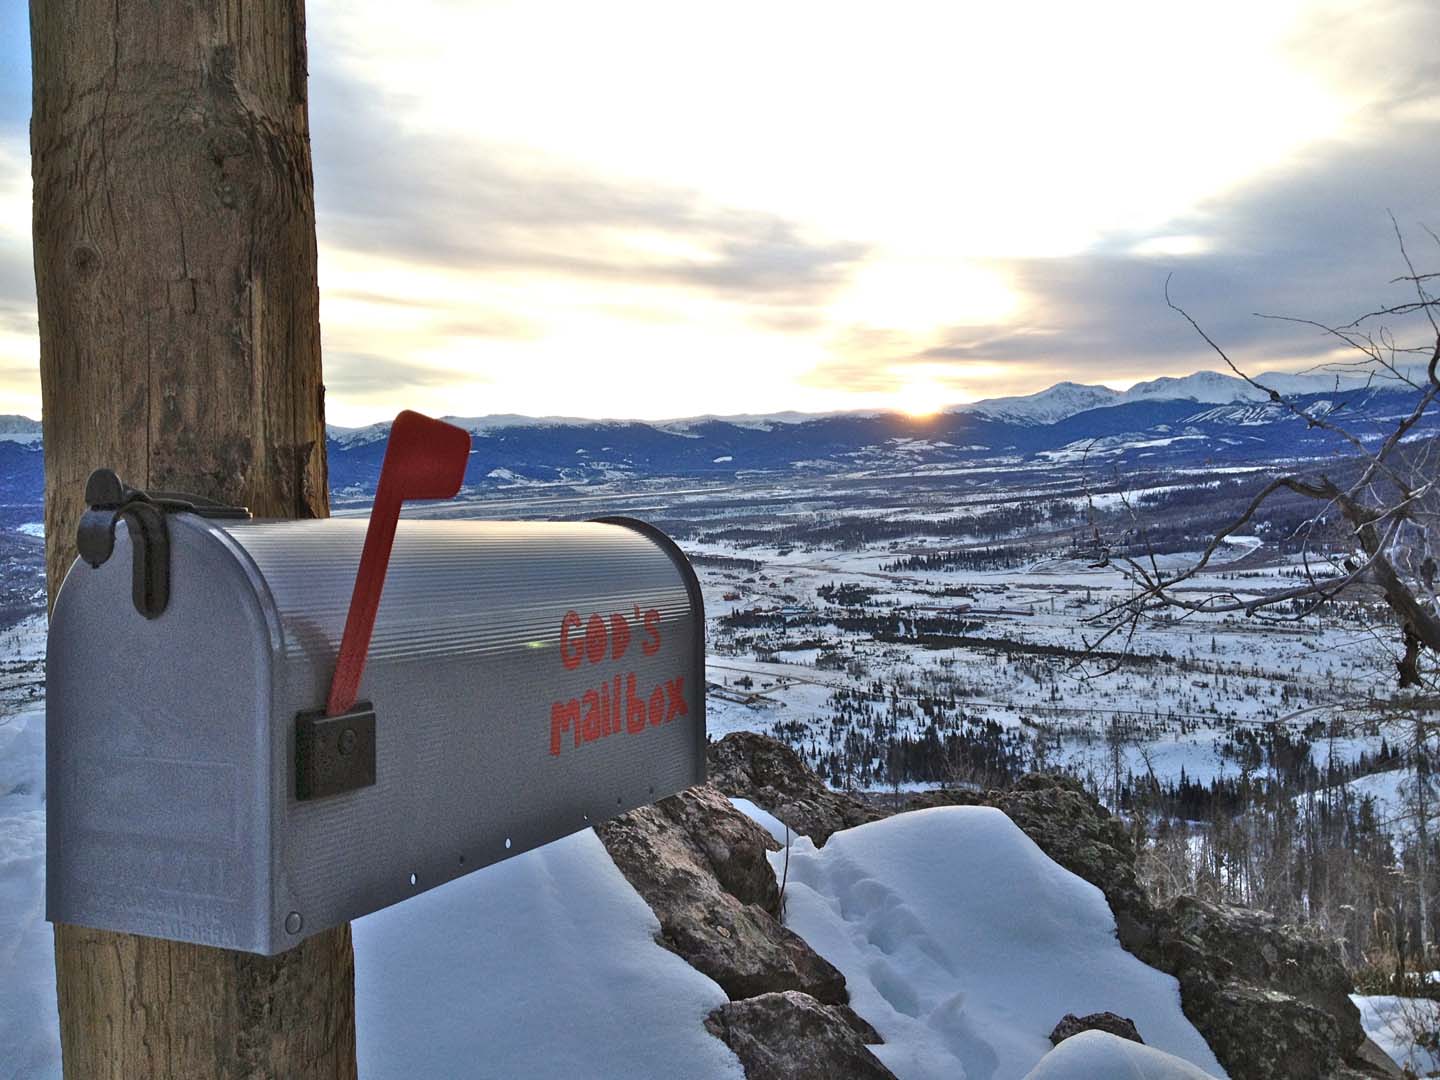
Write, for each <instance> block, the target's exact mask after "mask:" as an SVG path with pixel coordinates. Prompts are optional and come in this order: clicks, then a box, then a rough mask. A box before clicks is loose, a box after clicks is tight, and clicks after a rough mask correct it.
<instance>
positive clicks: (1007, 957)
mask: <svg viewBox="0 0 1440 1080" xmlns="http://www.w3.org/2000/svg"><path fill="white" fill-rule="evenodd" d="M771 860H772V862H773V863H774V864H775V865H776V866H777V867H779V868H781V872H782V873H784V872H785V871H784V869H783V867H784V862H785V854H784V852H778V853H776V854H774V855H772V856H771ZM787 878H788V883H787V887H786V894H785V920H786V923H787V925H789V926H791V927H792V928H793V929H795V930H796V932H798V933H799V934H800V936H801V937H803V938H805V940H806V941H808V942H810V944H811V945H812V946H813V947H814V948H815V949H816V950H817V951H818V952H819V953H820V954H821V955H822V956H824V957H825V958H826V959H827V960H829V961H830V962H831V963H833V964H834V965H835V966H836V967H838V968H839V969H840V970H841V971H842V972H844V973H845V978H846V980H847V981H848V983H849V987H850V1000H851V1004H852V1005H853V1006H854V1007H855V1009H856V1011H857V1012H859V1013H860V1015H862V1016H864V1017H865V1018H866V1019H867V1020H869V1021H870V1022H871V1023H872V1024H873V1025H874V1026H875V1028H876V1030H878V1031H879V1032H880V1034H881V1035H883V1036H884V1037H885V1045H884V1046H880V1047H876V1048H875V1053H876V1055H877V1056H878V1057H880V1058H881V1059H882V1060H883V1061H884V1062H885V1064H886V1065H888V1066H889V1067H890V1068H891V1069H892V1070H893V1071H894V1072H895V1074H896V1075H897V1076H900V1077H904V1078H909V1080H951V1078H953V1077H955V1076H966V1077H976V1078H980V1077H1020V1076H1024V1075H1025V1074H1026V1073H1028V1072H1029V1071H1030V1070H1031V1069H1032V1068H1034V1067H1035V1066H1036V1065H1037V1064H1039V1062H1040V1060H1041V1059H1042V1058H1043V1057H1044V1056H1045V1054H1046V1053H1047V1052H1048V1051H1049V1050H1050V1043H1049V1040H1048V1038H1047V1036H1048V1035H1049V1033H1050V1030H1051V1029H1052V1028H1053V1027H1054V1026H1055V1024H1056V1023H1058V1022H1059V1020H1060V1019H1061V1017H1063V1016H1064V1015H1065V1014H1066V1013H1074V1014H1076V1015H1077V1016H1083V1015H1085V1014H1087V1013H1094V1012H1105V1011H1109V1012H1114V1013H1118V1014H1120V1015H1121V1016H1127V1017H1130V1018H1131V1019H1133V1020H1134V1022H1135V1025H1136V1028H1137V1029H1138V1030H1139V1032H1140V1035H1141V1037H1142V1038H1143V1039H1144V1040H1145V1042H1146V1043H1147V1044H1148V1045H1150V1046H1153V1047H1155V1048H1156V1049H1158V1050H1163V1051H1165V1052H1167V1053H1169V1054H1173V1055H1175V1056H1177V1057H1180V1058H1183V1059H1184V1060H1186V1061H1189V1062H1191V1063H1192V1064H1193V1065H1196V1066H1199V1067H1200V1068H1201V1069H1203V1070H1204V1071H1205V1073H1207V1074H1209V1075H1211V1076H1224V1075H1225V1072H1224V1070H1223V1069H1221V1067H1220V1065H1219V1063H1218V1062H1217V1061H1216V1060H1215V1055H1214V1054H1213V1053H1212V1052H1211V1050H1210V1047H1209V1046H1207V1045H1206V1043H1205V1040H1204V1039H1203V1038H1201V1037H1200V1034H1199V1033H1198V1032H1197V1031H1196V1030H1195V1028H1194V1026H1193V1025H1191V1023H1190V1021H1189V1020H1187V1019H1186V1018H1185V1015H1184V1013H1183V1012H1181V1009H1180V989H1179V984H1178V983H1177V982H1176V981H1175V979H1174V978H1172V977H1171V976H1169V975H1164V974H1162V973H1161V972H1158V971H1156V970H1155V969H1153V968H1150V967H1147V966H1146V965H1145V964H1143V963H1141V962H1140V961H1139V960H1137V959H1136V958H1135V957H1133V956H1131V955H1130V954H1129V953H1127V952H1126V951H1125V950H1124V949H1122V948H1121V947H1120V943H1119V942H1118V941H1117V940H1116V937H1115V917H1114V916H1113V915H1112V914H1111V912H1110V907H1109V905H1108V904H1107V903H1106V902H1105V898H1104V896H1103V895H1102V894H1101V892H1100V890H1099V889H1097V888H1096V887H1095V886H1093V885H1091V884H1090V883H1089V882H1087V881H1085V880H1083V879H1081V878H1079V877H1076V876H1075V875H1074V874H1072V873H1070V872H1069V871H1067V870H1065V869H1063V868H1061V867H1060V866H1059V865H1058V864H1056V863H1055V862H1053V861H1051V860H1050V859H1049V858H1048V857H1046V855H1045V854H1044V853H1043V852H1042V851H1041V850H1040V849H1039V848H1038V847H1036V846H1035V843H1034V842H1033V841H1032V840H1030V838H1029V837H1027V836H1026V835H1025V834H1024V833H1023V832H1021V831H1020V829H1019V827H1018V826H1016V825H1015V823H1014V822H1012V821H1011V820H1010V819H1009V818H1008V817H1006V816H1005V815H1004V814H1003V813H1001V812H1000V811H999V810H996V809H993V808H990V807H977V806H967V807H941V808H936V809H933V810H919V811H915V812H912V813H908V814H900V815H897V816H895V817H891V818H886V819H884V820H882V821H877V822H874V823H872V824H869V825H863V826H861V827H859V828H856V829H849V830H846V831H844V832H839V833H836V834H835V835H834V836H832V837H831V838H830V841H829V843H827V844H826V845H825V846H824V847H823V848H818V849H817V848H816V847H815V846H814V845H813V844H811V843H810V841H809V840H808V838H799V839H796V840H794V841H793V842H792V844H791V847H790V857H789V869H788V874H787ZM1046 1075H1052V1076H1067V1077H1068V1076H1072V1075H1076V1074H1072V1073H1071V1072H1069V1071H1066V1070H1062V1071H1058V1072H1055V1071H1052V1072H1049V1073H1047V1074H1046Z"/></svg>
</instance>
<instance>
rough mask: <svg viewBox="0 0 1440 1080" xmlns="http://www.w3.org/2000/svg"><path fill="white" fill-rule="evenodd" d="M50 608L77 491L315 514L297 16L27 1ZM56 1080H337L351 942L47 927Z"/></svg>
mask: <svg viewBox="0 0 1440 1080" xmlns="http://www.w3.org/2000/svg"><path fill="white" fill-rule="evenodd" d="M30 23H31V45H32V56H33V62H34V80H35V82H34V115H33V118H32V122H31V154H32V169H33V177H34V185H35V189H34V190H35V196H34V197H35V202H34V245H35V278H36V287H37V293H38V301H39V317H40V368H41V392H42V400H43V408H44V436H45V534H46V569H47V573H48V582H49V590H50V600H51V603H52V604H53V603H54V599H55V593H56V591H57V590H58V588H59V586H60V582H61V580H62V578H63V576H64V573H65V571H66V569H67V568H68V567H69V565H70V563H71V562H72V561H73V560H74V557H75V529H76V526H77V524H78V521H79V515H80V513H81V510H82V509H83V507H82V494H83V490H84V484H85V479H86V477H87V476H88V475H89V474H90V472H91V470H93V469H95V468H98V467H100V466H108V467H110V468H113V469H115V471H116V472H118V473H119V474H120V476H121V478H122V479H124V480H125V481H126V482H127V483H129V484H131V485H132V486H134V487H139V488H148V489H162V490H171V491H188V492H192V493H194V494H196V495H201V496H206V497H209V498H214V499H219V500H222V501H225V502H228V503H236V504H242V505H246V506H249V507H250V508H251V509H252V511H254V512H255V513H256V514H257V515H258V516H265V517H323V516H325V515H326V514H327V513H328V509H329V507H328V494H327V484H326V475H325V441H324V430H325V429H324V401H323V394H324V389H323V386H322V383H321V369H320V327H319V298H318V289H317V285H316V252H315V210H314V185H313V179H312V174H311V168H310V146H309V127H308V124H309V121H308V113H307V106H306V98H305V81H306V67H305V30H304V5H303V0H231V2H229V3H225V2H222V0H191V2H181V0H157V2H144V3H135V2H131V0H109V2H107V3H103V4H102V3H98V2H96V0H31V5H30ZM55 956H56V977H57V981H58V998H59V1009H60V1034H61V1046H62V1050H63V1053H64V1059H65V1075H66V1077H67V1078H70V1080H80V1078H83V1080H110V1078H114V1080H120V1078H124V1080H138V1078H142V1077H176V1078H182V1077H183V1078H191V1077H195V1078H201V1077H204V1078H209V1077H216V1078H224V1080H230V1078H240V1077H244V1078H258V1077H284V1078H287V1080H288V1078H291V1077H297V1078H298V1077H316V1078H322V1077H323V1078H326V1080H329V1078H332V1077H333V1078H343V1080H348V1078H352V1077H354V1076H355V1050H354V1044H355V1020H354V959H353V951H352V948H351V941H350V929H349V927H348V926H343V927H339V928H337V929H334V930H331V931H328V932H326V933H323V934H320V935H317V936H316V937H313V938H311V939H309V940H307V941H306V942H304V944H302V945H301V946H299V947H297V948H296V949H294V950H292V951H290V952H288V953H285V954H283V955H281V956H278V957H274V958H265V957H257V956H251V955H249V954H245V953H238V952H231V951H228V950H221V949H211V948H206V947H202V946H195V945H188V944H182V943H175V942H168V941H161V940H158V939H153V938H141V937H136V936H132V935H127V934H117V933H112V932H107V931H99V930H91V929H85V928H80V927H74V926H56V928H55Z"/></svg>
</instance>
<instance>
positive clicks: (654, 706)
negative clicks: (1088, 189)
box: [550, 604, 689, 755]
mask: <svg viewBox="0 0 1440 1080" xmlns="http://www.w3.org/2000/svg"><path fill="white" fill-rule="evenodd" d="M631 621H632V620H631V619H630V618H629V617H627V616H626V615H625V614H624V613H622V612H616V613H614V614H612V615H611V616H610V617H609V618H608V619H606V618H603V617H602V616H600V615H598V614H597V615H591V616H590V618H589V619H586V620H582V619H581V618H580V615H579V614H578V613H577V612H574V611H567V612H566V613H565V617H564V618H563V619H562V620H560V662H561V663H562V664H563V665H565V668H566V670H569V671H574V670H575V669H576V668H578V667H580V665H581V664H595V665H598V664H604V663H606V662H607V661H615V662H619V661H621V660H623V659H624V657H625V654H626V652H627V651H628V650H629V648H630V643H631V641H632V639H633V634H632V631H631ZM633 621H634V623H635V625H636V627H637V628H638V629H639V631H640V643H639V648H640V651H641V653H643V654H644V655H645V656H654V655H655V654H656V653H657V652H659V651H660V612H658V611H656V610H655V609H654V608H650V609H649V610H648V611H643V612H642V611H641V610H640V605H639V604H636V605H635V610H634V619H633ZM582 627H583V630H582ZM637 681H638V680H637V678H636V675H635V673H634V672H633V671H631V672H621V673H618V674H616V675H614V676H613V677H611V678H607V679H605V680H603V681H602V682H600V683H599V684H597V685H596V686H594V687H593V688H591V689H589V690H586V691H585V692H584V693H583V694H581V695H580V696H579V697H573V698H571V699H570V700H569V701H557V702H555V703H554V704H553V705H551V706H550V753H552V754H556V755H558V754H559V753H560V747H561V744H562V743H563V742H564V738H563V737H564V735H565V734H566V733H567V732H569V733H570V735H571V738H572V740H573V742H574V745H575V747H577V748H578V747H579V746H580V744H581V743H582V742H587V743H588V742H595V741H596V740H597V739H604V738H606V737H608V736H610V735H618V734H620V733H621V732H622V731H623V732H625V733H626V734H628V735H638V734H640V733H641V732H642V731H644V730H645V729H646V728H647V727H659V726H660V725H661V724H668V723H670V721H672V720H674V719H675V718H676V717H677V716H685V715H687V714H688V713H689V709H688V708H687V707H686V705H685V676H683V675H677V676H676V677H675V678H673V679H665V680H663V681H662V682H661V683H660V684H659V685H656V686H653V687H651V686H646V687H640V686H638V685H637Z"/></svg>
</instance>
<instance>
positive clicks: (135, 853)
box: [49, 515, 705, 952]
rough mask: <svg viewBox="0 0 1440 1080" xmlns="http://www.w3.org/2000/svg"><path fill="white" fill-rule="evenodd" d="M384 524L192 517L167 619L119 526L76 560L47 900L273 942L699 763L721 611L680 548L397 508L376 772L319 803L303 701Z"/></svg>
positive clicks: (369, 682) (653, 538)
mask: <svg viewBox="0 0 1440 1080" xmlns="http://www.w3.org/2000/svg"><path fill="white" fill-rule="evenodd" d="M365 526H366V522H364V521H358V520H334V519H332V520H328V521H308V522H256V523H234V522H224V523H218V522H214V523H212V522H207V521H203V520H201V519H199V518H196V517H193V516H191V515H178V516H175V517H173V518H171V519H170V530H171V536H172V539H173V541H174V548H173V559H172V600H171V607H170V609H169V610H167V611H166V613H165V614H164V615H162V616H161V617H160V618H159V619H156V620H152V621H147V620H145V619H143V618H142V617H141V616H140V615H139V614H138V613H137V612H135V610H134V608H133V607H132V606H131V602H130V589H129V574H130V566H129V563H130V558H131V552H130V547H129V543H128V539H127V538H126V536H125V535H124V533H125V530H124V528H123V526H122V528H121V530H120V532H119V534H118V535H117V544H116V549H115V554H114V556H113V557H112V558H111V560H110V561H109V562H108V563H107V564H106V565H105V566H103V567H101V568H100V569H99V570H92V569H91V568H89V567H86V566H83V565H77V566H76V567H75V568H74V569H73V570H72V572H71V574H70V575H69V576H68V577H67V579H66V583H65V586H64V589H63V590H62V593H61V600H60V603H59V604H58V605H57V608H56V618H55V621H54V623H53V624H52V630H51V657H52V668H51V673H52V678H53V679H54V680H56V681H58V683H59V685H55V684H54V683H53V682H52V687H51V714H52V715H51V719H52V724H51V729H50V739H51V741H50V744H49V747H50V758H51V769H52V781H51V793H52V796H58V800H57V799H54V798H52V805H51V819H50V820H51V829H50V833H49V838H50V839H49V844H50V856H49V858H50V871H51V874H52V877H51V881H52V888H51V894H50V897H51V900H50V917H51V918H52V919H57V920H61V921H72V922H78V923H81V924H82V925H92V926H101V927H105V928H109V929H119V930H129V931H132V932H136V933H146V934H154V935H157V936H164V937H176V938H179V939H181V940H188V941H198V942H201V943H205V944H215V945H225V946H229V947H233V948H242V949H249V950H251V951H256V952H278V951H281V950H283V949H285V948H288V947H289V946H291V945H293V944H295V943H296V942H298V941H299V940H301V939H302V938H304V937H306V936H308V935H310V934H312V933H315V932H318V931H319V930H321V929H324V928H326V927H328V926H333V925H335V924H337V923H339V922H343V921H345V920H348V919H352V918H356V917H358V916H360V915H363V914H365V913H367V912H370V911H374V910H377V909H378V908H381V907H384V906H386V905H388V904H392V903H395V902H397V901H400V900H403V899H405V898H406V897H407V896H411V895H414V894H415V893H418V892H421V891H424V890H425V889H428V888H432V887H434V886H436V885H438V884H441V883H443V882H444V881H448V880H450V879H452V878H454V877H457V876H459V875H461V874H466V873H469V872H471V871H472V870H475V869H478V868H480V867H483V866H485V865H488V864H489V863H493V862H496V861H498V860H500V859H503V858H506V857H509V856H510V855H514V854H518V853H519V852H522V851H525V850H528V849H530V848H533V847H536V846H538V845H540V844H544V843H547V842H549V841H550V840H553V839H556V838H558V837H560V836H564V835H566V834H568V833H571V832H574V831H576V830H577V829H580V828H584V827H585V826H586V825H587V824H588V823H590V822H594V821H599V820H602V819H603V818H606V817H609V816H611V815H613V814H616V813H619V812H621V811H623V810H627V809H631V808H633V807H635V806H639V805H643V804H645V803H648V802H652V801H654V799H656V798H659V797H662V796H663V795H666V794H669V793H672V792H674V791H678V790H680V789H682V788H684V787H687V786H689V785H690V784H692V783H697V782H699V781H701V780H703V779H704V744H705V729H704V646H703V632H704V619H703V611H702V610H701V607H700V598H699V593H698V588H697V587H696V586H695V584H694V579H693V575H692V574H691V573H690V571H689V567H688V565H686V564H685V563H684V558H683V556H680V555H679V554H678V551H676V550H674V549H673V545H670V544H669V542H668V541H666V540H665V539H664V538H663V537H662V536H659V535H658V534H657V535H647V534H646V532H645V530H644V527H626V526H624V525H618V524H600V523H580V524H566V523H551V522H529V523H514V522H490V521H435V520H427V521H402V522H401V523H400V527H399V529H398V532H397V534H396V539H395V546H394V551H393V554H392V557H391V561H390V569H389V572H388V574H387V577H386V584H385V589H384V593H383V596H382V599H381V603H380V608H379V612H378V615H377V618H376V624H375V634H374V638H373V640H372V644H371V648H370V653H369V661H368V663H367V665H366V669H365V674H364V677H363V679H362V681H361V684H360V696H361V698H362V699H368V700H369V701H371V702H373V704H374V707H375V712H376V748H377V751H376V782H375V784H374V785H373V786H370V787H365V788H361V789H358V790H354V791H349V792H345V793H343V794H338V795H334V796H331V797H328V798H322V799H315V800H308V801H298V800H297V799H296V798H295V787H294V754H295V737H294V731H295V718H296V716H297V714H298V713H301V712H307V711H311V710H314V709H318V708H319V707H320V706H321V705H323V702H324V698H325V691H326V688H327V685H328V682H329V679H330V675H331V672H332V670H333V665H334V662H335V655H336V651H337V648H338V643H339V639H340V634H341V630H342V628H343V626H344V622H345V616H346V612H347V610H348V605H349V600H350V592H351V587H352V585H353V582H354V577H355V571H356V567H357V565H358V562H359V557H360V550H361V547H362V545H363V542H364V534H365ZM597 620H598V622H599V623H600V624H601V625H603V626H604V627H605V633H604V634H602V635H596V636H593V637H592V639H589V640H587V638H586V636H585V634H586V628H587V627H589V626H591V625H592V624H593V623H595V622H596V621H597ZM562 631H563V632H562ZM617 634H618V637H617ZM562 638H563V639H564V647H563V648H562ZM602 644H603V646H604V647H603V648H602V647H600V646H601V645H602ZM587 645H588V646H589V648H588V649H587ZM117 688H118V689H119V690H120V691H121V693H120V694H119V695H118V696H117V694H116V690H117ZM81 761H83V765H84V768H83V769H77V768H76V767H75V765H76V763H77V762H81ZM116 770H121V771H120V772H118V773H117V772H116ZM112 773H113V774H115V775H118V776H119V777H120V781H117V782H114V783H105V784H100V783H96V782H94V778H95V777H97V776H99V777H103V776H107V775H110V774H112ZM85 777H90V778H91V779H90V780H88V781H87V780H85V779H84V778H85ZM217 777H218V778H220V780H223V783H222V782H219V780H217V779H216V778H217ZM137 801H144V802H146V806H144V807H143V808H142V807H139V806H137V805H127V802H128V803H131V804H134V803H136V802H137ZM217 814H218V815H219V816H218V817H217ZM222 818H223V819H224V820H223V821H222ZM231 820H233V821H234V822H235V823H236V826H235V829H234V830H233V831H232V830H230V829H228V828H222V826H223V825H225V823H226V822H228V821H231ZM202 826H203V827H202ZM117 831H118V833H120V834H123V835H122V837H121V839H120V840H119V841H118V844H119V846H118V847H117V840H116V833H117ZM122 849H123V850H124V851H125V852H128V854H127V855H125V857H123V858H108V857H106V858H102V857H101V856H102V854H103V853H104V852H117V851H120V850H122ZM87 851H88V852H90V853H91V857H89V858H80V857H75V856H74V855H73V853H75V852H87ZM172 871H173V872H172Z"/></svg>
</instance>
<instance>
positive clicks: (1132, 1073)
mask: <svg viewBox="0 0 1440 1080" xmlns="http://www.w3.org/2000/svg"><path fill="white" fill-rule="evenodd" d="M1209 1075H1210V1074H1209V1073H1206V1072H1205V1071H1203V1070H1201V1069H1197V1068H1196V1067H1195V1066H1194V1065H1192V1064H1190V1063H1189V1062H1188V1061H1184V1060H1182V1059H1180V1058H1177V1057H1175V1056H1173V1055H1171V1054H1167V1053H1165V1052H1164V1051H1162V1050H1156V1049H1155V1048H1154V1047H1153V1046H1141V1045H1140V1044H1139V1043H1133V1042H1130V1041H1129V1040H1128V1039H1122V1038H1120V1037H1119V1036H1118V1035H1111V1034H1110V1033H1108V1032H1105V1031H1082V1032H1080V1034H1078V1035H1072V1036H1070V1038H1068V1039H1066V1040H1065V1041H1064V1042H1062V1043H1061V1044H1060V1045H1059V1046H1057V1047H1056V1048H1055V1049H1054V1050H1052V1051H1050V1053H1048V1054H1046V1055H1045V1056H1044V1057H1043V1058H1041V1060H1040V1064H1039V1065H1037V1066H1035V1068H1033V1069H1032V1070H1030V1072H1029V1073H1027V1074H1026V1076H1025V1080H1207V1078H1208V1077H1209Z"/></svg>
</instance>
